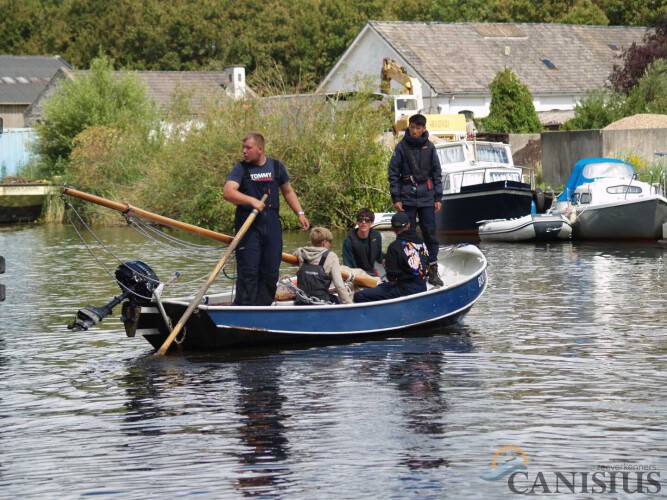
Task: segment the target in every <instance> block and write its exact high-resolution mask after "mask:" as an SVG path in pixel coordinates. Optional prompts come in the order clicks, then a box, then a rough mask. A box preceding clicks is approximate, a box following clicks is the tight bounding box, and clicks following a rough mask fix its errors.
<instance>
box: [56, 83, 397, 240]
mask: <svg viewBox="0 0 667 500" xmlns="http://www.w3.org/2000/svg"><path fill="white" fill-rule="evenodd" d="M308 99H309V100H308V102H303V103H299V102H298V101H293V100H289V99H275V98H273V99H255V100H241V101H234V100H232V99H224V100H223V101H221V102H211V103H209V105H208V106H207V108H208V109H209V110H210V111H209V112H208V113H207V114H206V115H205V116H200V117H199V118H198V119H197V120H196V121H192V120H191V119H189V116H190V115H189V114H187V113H185V114H179V113H176V112H173V110H172V112H170V113H168V116H169V117H170V119H171V120H173V121H172V122H171V123H170V124H169V126H168V127H162V128H160V129H158V130H154V131H153V133H151V134H146V133H145V132H144V128H143V127H141V126H138V127H136V128H135V127H132V126H130V127H129V128H127V129H125V130H121V129H120V128H117V127H111V126H96V127H89V128H87V129H86V130H85V131H84V132H82V133H81V134H79V135H78V136H77V137H76V140H75V141H73V150H72V154H71V159H70V160H69V161H68V162H66V168H65V170H66V171H67V175H68V181H69V182H70V183H71V184H72V185H74V186H76V187H80V188H82V189H83V188H85V189H89V190H91V191H93V192H95V193H97V194H100V195H102V196H108V197H111V198H113V199H116V200H123V201H128V202H130V203H132V204H135V205H136V206H139V207H141V208H144V209H146V210H149V211H152V212H156V213H159V214H161V215H164V216H167V217H171V218H174V219H178V220H181V221H184V222H189V223H191V224H195V225H198V226H202V227H206V228H210V229H214V230H219V231H230V230H231V229H232V228H233V213H234V209H235V207H234V206H233V205H231V204H230V203H227V202H225V201H224V200H223V198H222V190H223V187H224V184H225V181H226V178H227V175H228V174H229V172H230V171H231V169H232V167H233V165H234V164H235V163H237V162H238V161H239V160H240V159H241V144H242V138H243V136H244V135H245V134H246V133H247V132H249V131H252V130H257V131H260V132H261V133H263V134H264V136H265V137H266V140H267V144H266V154H267V155H268V156H271V157H275V158H277V159H279V160H281V161H282V162H284V163H285V165H286V166H287V169H288V172H289V174H290V178H291V183H292V186H293V187H294V189H295V191H296V192H297V194H298V196H299V198H300V200H301V204H302V205H303V207H304V209H305V210H306V211H307V213H308V218H309V219H310V221H311V223H312V224H317V225H324V226H328V227H331V228H340V227H350V226H351V225H352V224H353V221H354V214H355V212H356V211H357V210H358V209H359V208H360V207H361V206H369V207H371V208H373V209H374V210H377V211H383V210H384V209H385V208H386V207H387V206H389V205H390V203H391V202H390V197H389V193H388V181H387V165H388V162H389V158H390V156H391V153H392V152H391V150H389V149H388V148H387V147H386V146H383V145H382V144H381V143H380V141H379V137H380V136H381V134H382V132H383V130H384V128H386V116H385V114H384V111H383V110H382V109H381V107H379V106H377V105H376V102H375V101H374V100H373V99H372V95H371V93H370V92H368V93H361V94H360V95H359V96H357V97H355V98H353V99H351V100H348V101H346V102H331V101H329V100H326V99H324V98H323V97H313V96H309V98H308ZM178 105H179V103H175V106H178ZM179 116H180V118H179ZM167 131H168V132H167ZM148 137H149V138H150V139H149V138H148ZM85 189H84V190H85ZM88 215H89V216H90V217H91V218H93V219H95V220H97V221H99V222H102V221H103V219H102V218H100V214H99V212H98V211H95V212H88ZM281 218H282V220H283V226H284V227H285V228H286V229H289V228H297V227H299V223H298V219H297V218H296V216H295V215H294V214H293V213H292V212H291V210H290V209H289V208H288V207H287V204H286V203H281Z"/></svg>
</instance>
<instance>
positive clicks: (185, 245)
mask: <svg viewBox="0 0 667 500" xmlns="http://www.w3.org/2000/svg"><path fill="white" fill-rule="evenodd" d="M61 198H62V200H63V202H64V204H65V214H66V215H67V219H68V220H69V223H70V224H71V226H72V227H73V228H74V231H75V232H76V234H77V236H78V237H79V239H80V240H81V242H82V243H83V244H84V246H85V247H86V249H87V250H88V252H89V253H90V254H91V255H92V256H93V258H94V259H95V260H96V261H97V263H98V264H99V265H100V267H101V268H102V269H103V270H104V272H105V273H106V274H107V275H108V276H109V277H111V278H112V279H113V280H114V281H115V282H116V283H118V285H119V286H120V287H121V289H123V290H126V291H129V290H128V288H127V287H126V286H125V285H124V284H123V283H121V282H119V281H118V280H117V279H116V276H115V274H114V272H112V271H111V270H109V268H108V267H107V266H106V265H105V264H104V262H102V260H101V259H100V258H99V257H98V255H97V254H96V253H95V251H94V249H93V248H92V247H91V245H89V243H88V242H87V241H86V238H85V237H84V235H83V234H82V231H80V230H79V227H78V225H80V226H81V227H83V228H84V229H85V231H86V232H88V233H89V234H90V235H91V237H92V238H93V239H94V240H95V242H96V243H97V245H99V247H100V248H101V249H103V250H104V251H105V252H106V253H107V254H109V255H110V256H111V257H112V258H113V259H115V260H116V261H117V262H118V263H119V264H120V265H122V266H125V262H124V261H123V260H122V259H121V258H120V257H119V256H117V255H116V254H115V253H114V252H113V250H111V249H110V248H109V247H108V246H107V245H105V244H104V243H103V242H102V241H101V240H100V239H99V238H98V237H97V236H96V235H95V233H94V232H93V230H92V229H91V227H90V226H89V225H88V224H86V222H85V220H84V219H83V217H82V216H81V215H80V214H79V212H78V211H77V210H76V208H74V206H73V205H72V204H70V203H69V202H68V201H67V199H66V198H65V197H64V195H63V196H61ZM72 212H73V213H74V215H75V216H76V220H75V219H73V218H72V216H71V213H72ZM124 217H125V220H126V222H127V224H128V225H129V226H130V227H131V228H132V229H134V230H135V231H137V232H138V233H139V234H141V235H143V236H144V237H145V238H146V239H148V240H150V241H152V242H154V243H156V244H157V245H158V246H160V247H161V248H164V249H166V250H168V251H169V253H171V254H173V255H176V256H178V257H184V258H188V259H189V260H193V261H200V260H201V259H198V258H197V255H200V256H203V255H205V256H206V257H209V256H210V255H211V254H212V253H213V252H218V253H219V252H220V248H221V247H220V245H217V246H215V245H200V244H196V243H191V242H187V241H185V240H182V239H180V238H177V237H175V236H171V235H168V234H166V233H164V232H163V231H161V230H160V229H158V228H156V227H154V226H152V225H150V224H148V223H146V222H145V221H143V220H141V219H140V218H138V217H136V216H128V215H127V214H124ZM77 221H78V222H77ZM158 235H159V237H158ZM160 238H162V239H160ZM165 240H166V241H167V242H169V243H166V242H165ZM178 247H180V248H178ZM223 248H224V247H223ZM230 260H232V261H233V260H234V257H232V259H230ZM133 272H135V273H136V274H138V275H139V276H141V277H142V278H144V279H145V280H147V281H150V282H153V283H156V284H160V283H163V282H161V281H159V280H155V279H153V278H151V277H150V276H144V275H142V274H141V273H139V272H138V271H136V269H135V270H133ZM223 274H224V276H225V277H226V278H227V279H230V280H232V281H235V280H236V276H230V275H229V274H228V273H227V272H226V270H225V269H223ZM207 278H208V274H206V275H202V276H200V277H197V278H194V279H191V280H189V281H180V282H179V283H178V285H179V287H181V288H184V287H185V286H187V285H191V284H194V283H197V282H201V281H204V280H206V279H207ZM167 284H169V285H171V286H173V285H174V283H165V285H167ZM132 293H133V294H134V295H137V296H138V297H141V298H142V299H147V300H150V299H151V297H143V296H140V295H138V294H136V293H135V292H132Z"/></svg>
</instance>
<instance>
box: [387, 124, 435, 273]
mask: <svg viewBox="0 0 667 500" xmlns="http://www.w3.org/2000/svg"><path fill="white" fill-rule="evenodd" d="M408 121H409V127H408V128H407V129H406V130H405V136H404V137H403V139H401V141H400V142H399V143H398V144H397V145H396V148H395V149H394V155H393V156H392V157H391V161H390V162H389V192H390V193H391V201H392V202H393V203H394V207H395V208H396V211H397V212H405V213H407V214H408V217H409V218H410V222H411V225H412V228H413V229H417V226H416V224H417V218H419V228H420V229H421V232H422V236H423V237H424V241H425V242H426V246H427V247H428V253H429V262H430V267H429V276H428V281H429V283H431V285H434V286H442V280H441V279H440V275H439V274H438V245H439V244H438V238H437V237H436V234H435V230H436V224H435V213H436V212H438V211H439V210H440V208H441V207H442V203H441V199H442V171H441V170H440V160H438V155H437V153H436V151H435V146H434V145H433V143H432V142H431V141H430V140H429V139H428V131H427V130H426V117H425V116H424V115H422V114H416V115H412V116H411V117H410V119H409V120H408Z"/></svg>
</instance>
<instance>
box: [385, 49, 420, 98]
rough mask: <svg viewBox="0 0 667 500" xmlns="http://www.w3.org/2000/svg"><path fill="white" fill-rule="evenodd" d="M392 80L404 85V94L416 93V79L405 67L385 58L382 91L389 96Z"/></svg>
mask: <svg viewBox="0 0 667 500" xmlns="http://www.w3.org/2000/svg"><path fill="white" fill-rule="evenodd" d="M392 80H394V81H395V82H398V83H400V84H401V85H403V93H404V94H414V93H415V84H414V78H413V77H412V76H410V74H409V73H408V72H407V70H406V69H405V68H404V67H403V66H401V65H400V64H398V63H397V62H396V61H394V60H393V59H389V58H387V57H385V58H384V59H383V60H382V71H381V73H380V89H381V90H382V92H384V93H385V94H389V92H390V87H391V81H392Z"/></svg>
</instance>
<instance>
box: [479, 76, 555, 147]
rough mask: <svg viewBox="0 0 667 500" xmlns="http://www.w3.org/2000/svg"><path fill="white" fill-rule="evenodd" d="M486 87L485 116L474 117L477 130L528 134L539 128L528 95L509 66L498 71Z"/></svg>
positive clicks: (540, 125) (530, 97)
mask: <svg viewBox="0 0 667 500" xmlns="http://www.w3.org/2000/svg"><path fill="white" fill-rule="evenodd" d="M489 87H490V89H491V106H490V110H489V116H487V117H486V118H482V119H480V120H477V122H478V124H479V126H480V127H481V131H483V132H492V133H515V134H531V133H536V132H539V131H540V130H542V124H541V123H540V120H539V118H538V117H537V113H536V112H535V106H534V105H533V96H532V94H531V93H530V91H529V90H528V87H526V86H525V85H524V84H523V83H521V81H520V80H519V79H518V78H517V76H516V75H515V74H514V72H513V71H512V70H511V69H505V70H503V71H500V72H498V74H497V75H496V77H495V78H494V79H493V81H492V82H491V84H490V85H489Z"/></svg>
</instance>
